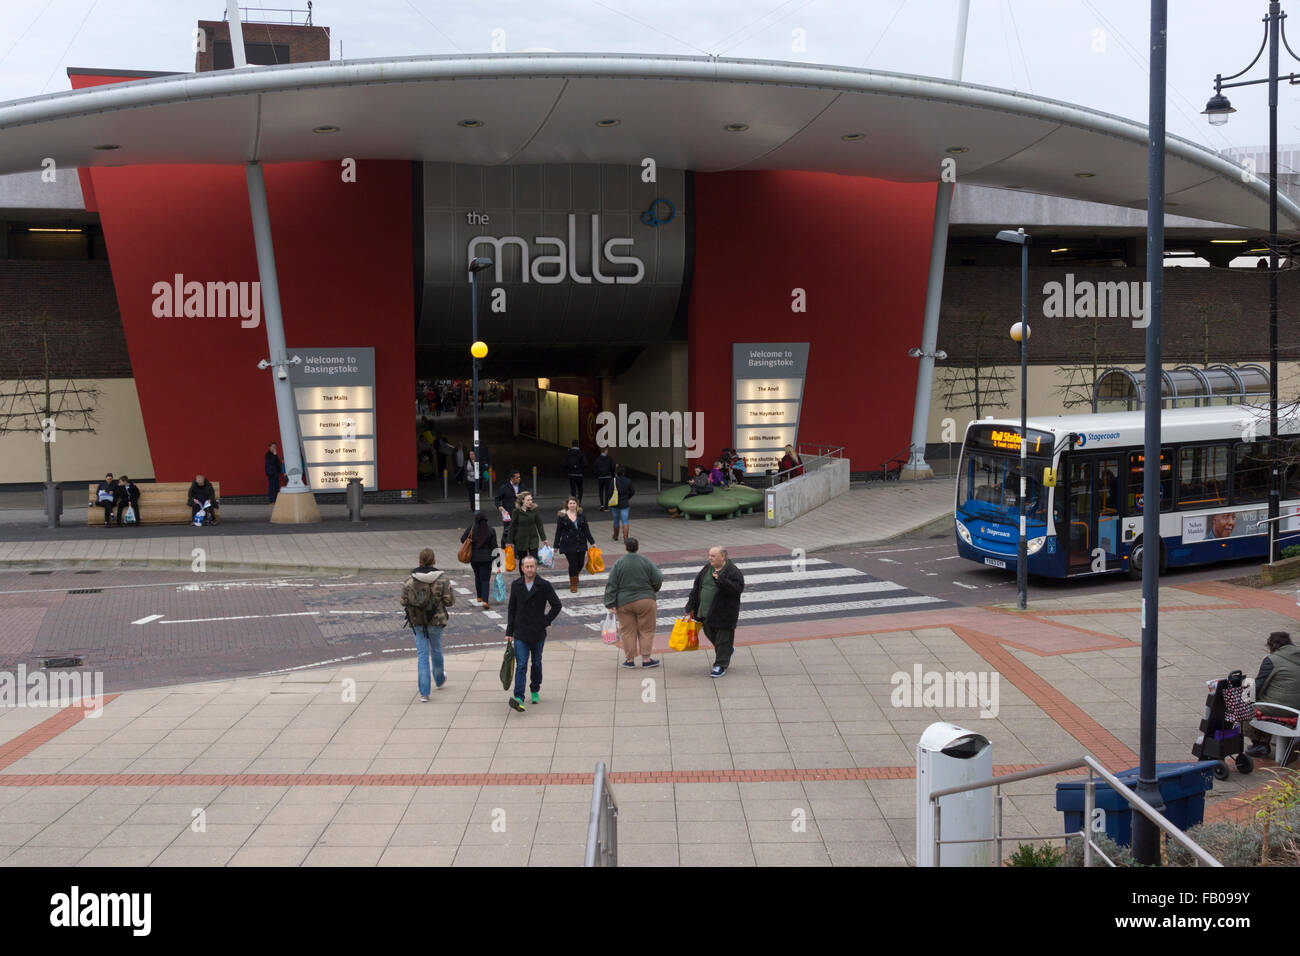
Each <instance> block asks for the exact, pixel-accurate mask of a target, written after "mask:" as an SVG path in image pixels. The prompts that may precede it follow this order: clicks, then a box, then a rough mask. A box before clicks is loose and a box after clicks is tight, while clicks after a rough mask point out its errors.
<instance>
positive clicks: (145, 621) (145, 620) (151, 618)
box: [131, 614, 162, 624]
mask: <svg viewBox="0 0 1300 956" xmlns="http://www.w3.org/2000/svg"><path fill="white" fill-rule="evenodd" d="M161 617H162V615H161V614H150V615H149V616H148V617H142V618H140V620H138V621H132V622H131V623H132V624H148V623H149V622H150V621H156V620H158V619H159V618H161Z"/></svg>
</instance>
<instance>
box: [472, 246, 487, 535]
mask: <svg viewBox="0 0 1300 956" xmlns="http://www.w3.org/2000/svg"><path fill="white" fill-rule="evenodd" d="M491 267H492V260H491V259H488V258H485V257H482V256H479V257H477V258H474V259H471V260H470V263H469V295H470V310H469V311H470V336H471V338H470V341H471V342H473V343H474V344H473V345H471V346H470V352H471V353H472V355H473V363H474V372H473V376H474V385H473V391H472V392H471V393H470V407H471V408H472V409H473V411H474V510H475V511H476V512H477V511H479V510H480V500H479V499H480V496H481V493H482V491H483V478H482V475H483V472H482V469H483V465H482V463H481V461H480V458H479V449H478V362H479V357H480V354H479V353H480V346H481V343H480V342H479V340H478V274H479V273H480V272H482V271H483V270H484V269H489V268H491ZM481 351H482V354H484V355H486V354H487V347H486V346H482V347H481ZM467 477H468V476H467Z"/></svg>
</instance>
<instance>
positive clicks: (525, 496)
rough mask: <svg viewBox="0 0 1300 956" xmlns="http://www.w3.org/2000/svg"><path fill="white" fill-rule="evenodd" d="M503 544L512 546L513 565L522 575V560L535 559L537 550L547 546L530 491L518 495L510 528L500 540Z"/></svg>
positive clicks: (539, 510) (544, 529) (544, 531)
mask: <svg viewBox="0 0 1300 956" xmlns="http://www.w3.org/2000/svg"><path fill="white" fill-rule="evenodd" d="M501 540H502V542H503V543H505V544H510V545H513V546H514V549H515V565H516V567H518V568H519V573H520V574H523V573H524V558H526V557H528V556H529V555H532V556H533V557H534V558H535V557H537V549H538V548H540V547H541V546H542V545H544V544H547V543H548V541H547V537H546V525H544V524H542V512H541V509H539V508H538V507H537V504H536V503H535V502H534V501H533V493H532V492H531V491H522V492H520V493H519V500H518V502H517V503H516V505H515V510H514V512H513V513H512V514H511V515H510V527H509V528H507V529H506V533H505V534H504V535H503V536H502V538H501Z"/></svg>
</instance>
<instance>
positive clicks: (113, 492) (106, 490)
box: [95, 472, 117, 528]
mask: <svg viewBox="0 0 1300 956" xmlns="http://www.w3.org/2000/svg"><path fill="white" fill-rule="evenodd" d="M116 503H117V482H116V481H114V480H113V473H112V472H109V473H108V474H107V475H105V476H104V480H103V481H101V482H100V483H99V484H98V485H96V486H95V507H97V508H103V509H104V527H105V528H107V527H109V526H110V525H112V523H113V505H114V504H116Z"/></svg>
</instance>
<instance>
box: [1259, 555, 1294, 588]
mask: <svg viewBox="0 0 1300 956" xmlns="http://www.w3.org/2000/svg"><path fill="white" fill-rule="evenodd" d="M1259 573H1260V577H1261V578H1262V579H1263V581H1264V583H1265V584H1266V585H1268V584H1281V583H1282V582H1283V581H1290V580H1291V579H1292V578H1300V557H1296V558H1283V559H1282V560H1281V561H1279V562H1277V563H1276V564H1266V565H1264V566H1263V567H1262V568H1260V569H1259Z"/></svg>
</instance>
